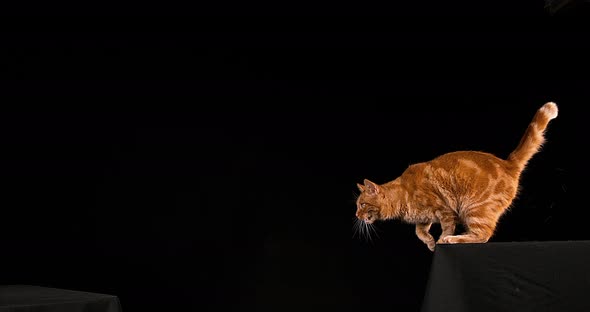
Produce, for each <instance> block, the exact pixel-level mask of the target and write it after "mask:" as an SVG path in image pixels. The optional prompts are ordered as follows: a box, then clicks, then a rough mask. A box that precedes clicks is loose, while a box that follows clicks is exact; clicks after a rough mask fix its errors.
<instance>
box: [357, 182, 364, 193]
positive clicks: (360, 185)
mask: <svg viewBox="0 0 590 312" xmlns="http://www.w3.org/2000/svg"><path fill="white" fill-rule="evenodd" d="M356 187H358V188H359V191H361V192H364V191H365V186H364V185H362V184H360V183H357V184H356Z"/></svg>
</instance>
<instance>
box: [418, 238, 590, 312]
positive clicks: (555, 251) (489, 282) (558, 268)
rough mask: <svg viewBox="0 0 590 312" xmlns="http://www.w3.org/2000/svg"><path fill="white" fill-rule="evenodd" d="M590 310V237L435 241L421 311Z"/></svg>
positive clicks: (571, 311) (538, 311)
mask: <svg viewBox="0 0 590 312" xmlns="http://www.w3.org/2000/svg"><path fill="white" fill-rule="evenodd" d="M439 311H440V312H443V311H444V312H449V311H453V312H464V311H469V312H471V311H477V312H486V311H494V312H500V311H511V312H512V311H519V312H524V311H535V312H543V311H551V312H574V311H580V312H582V311H583V312H589V311H590V241H563V242H510V243H501V242H496V243H487V244H458V245H437V246H436V251H435V254H434V258H433V261H432V266H431V269H430V276H429V281H428V285H427V287H426V293H425V296H424V301H423V304H422V312H439Z"/></svg>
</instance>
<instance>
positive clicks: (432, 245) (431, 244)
mask: <svg viewBox="0 0 590 312" xmlns="http://www.w3.org/2000/svg"><path fill="white" fill-rule="evenodd" d="M426 246H428V249H430V251H434V248H436V244H435V243H434V242H431V243H428V244H426Z"/></svg>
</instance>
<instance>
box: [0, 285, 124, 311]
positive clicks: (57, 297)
mask: <svg viewBox="0 0 590 312" xmlns="http://www.w3.org/2000/svg"><path fill="white" fill-rule="evenodd" d="M25 311H26V312H121V305H120V303H119V299H118V297H117V296H113V295H106V294H97V293H90V292H83V291H74V290H66V289H57V288H49V287H41V286H30V285H0V312H25Z"/></svg>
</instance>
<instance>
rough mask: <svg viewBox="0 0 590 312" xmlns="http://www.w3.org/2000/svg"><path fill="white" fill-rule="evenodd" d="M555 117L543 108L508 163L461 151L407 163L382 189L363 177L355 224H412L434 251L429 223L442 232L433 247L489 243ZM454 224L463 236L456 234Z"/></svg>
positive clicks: (554, 107) (551, 110)
mask: <svg viewBox="0 0 590 312" xmlns="http://www.w3.org/2000/svg"><path fill="white" fill-rule="evenodd" d="M555 117H557V105H555V103H552V102H549V103H546V104H545V105H543V106H542V107H541V108H540V109H539V110H538V111H537V113H536V114H535V116H534V117H533V120H532V122H531V123H530V125H529V126H528V128H527V129H526V132H525V133H524V136H523V137H522V139H521V141H520V144H518V146H517V147H516V149H515V150H514V151H513V152H512V153H511V154H510V155H509V156H508V158H507V159H500V158H498V157H496V156H494V155H492V154H489V153H483V152H476V151H459V152H452V153H448V154H444V155H442V156H439V157H437V158H435V159H433V160H431V161H428V162H423V163H418V164H414V165H411V166H409V167H408V169H406V170H405V171H404V172H403V174H402V175H401V176H399V177H398V178H397V179H395V180H393V181H391V182H388V183H385V184H382V185H378V184H375V183H373V182H371V181H369V180H367V179H365V180H364V185H361V184H357V186H358V188H359V189H360V190H361V194H360V195H359V197H358V199H357V202H356V204H357V212H356V216H357V218H358V221H359V222H361V223H360V224H362V226H364V227H365V228H366V227H367V226H370V225H371V224H372V223H373V222H375V221H376V220H388V219H401V220H403V221H405V222H408V223H411V224H416V235H417V236H418V238H420V240H421V241H423V242H424V243H425V244H426V245H427V246H428V248H429V249H430V250H432V251H434V247H435V241H434V238H433V237H432V235H431V234H430V233H429V230H430V226H431V225H432V224H433V223H440V225H441V228H442V233H441V235H440V237H439V239H438V241H437V243H447V244H456V243H485V242H487V241H488V240H489V239H490V237H491V236H492V235H493V234H494V230H495V228H496V224H497V222H498V220H499V218H500V216H502V214H503V213H504V212H505V211H506V210H507V209H508V207H509V206H510V205H511V203H512V201H513V200H514V198H515V197H516V195H517V192H518V188H519V179H520V175H521V173H522V172H523V170H524V168H525V166H526V165H527V163H528V161H529V160H530V159H531V158H532V157H533V155H534V154H536V153H537V152H538V151H539V149H540V148H541V145H542V144H543V142H544V141H545V138H544V131H545V128H546V127H547V124H548V123H549V121H550V120H552V119H553V118H555ZM363 221H364V223H362V222H363ZM458 222H461V223H462V224H464V225H465V228H466V232H465V233H464V234H461V235H454V234H455V225H456V224H457V223H458Z"/></svg>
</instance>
